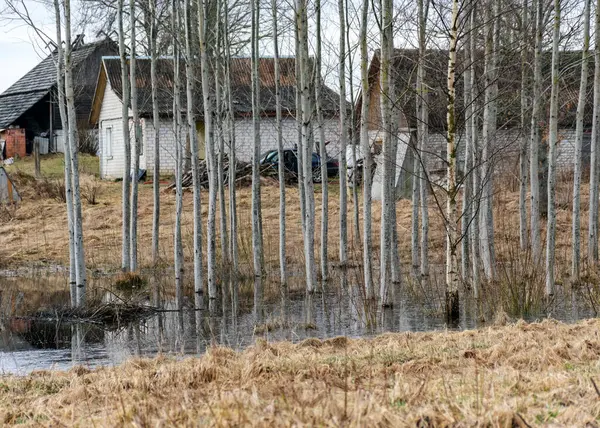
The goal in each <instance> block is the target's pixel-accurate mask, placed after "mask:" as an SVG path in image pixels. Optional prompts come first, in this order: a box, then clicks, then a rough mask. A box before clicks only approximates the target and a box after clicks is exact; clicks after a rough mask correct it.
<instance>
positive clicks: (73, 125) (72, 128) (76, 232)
mask: <svg viewBox="0 0 600 428" xmlns="http://www.w3.org/2000/svg"><path fill="white" fill-rule="evenodd" d="M64 14H65V52H64V54H65V68H64V71H65V100H66V105H67V117H68V121H69V127H68V131H69V132H68V144H69V146H70V147H69V150H70V155H71V176H72V180H73V182H72V183H73V195H72V196H73V226H74V227H73V237H74V247H75V282H76V283H77V306H83V305H85V297H86V279H87V278H86V277H87V275H86V271H85V253H84V249H83V218H82V213H81V191H80V186H79V153H78V151H79V138H78V137H79V136H78V133H77V116H76V112H75V83H74V79H73V58H72V44H71V1H70V0H64Z"/></svg>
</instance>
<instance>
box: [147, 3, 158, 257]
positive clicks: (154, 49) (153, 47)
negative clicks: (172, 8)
mask: <svg viewBox="0 0 600 428" xmlns="http://www.w3.org/2000/svg"><path fill="white" fill-rule="evenodd" d="M148 5H149V8H150V19H151V23H150V38H149V40H148V42H149V43H150V80H151V84H152V123H153V125H154V166H153V177H152V196H153V199H154V205H153V207H152V264H153V265H154V267H156V265H157V263H158V259H159V257H160V256H159V254H158V246H159V236H160V235H159V227H160V112H159V110H158V77H157V72H156V62H157V60H158V46H157V39H158V22H157V20H158V17H157V15H156V2H154V1H149V2H148Z"/></svg>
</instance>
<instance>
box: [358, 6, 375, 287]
mask: <svg viewBox="0 0 600 428" xmlns="http://www.w3.org/2000/svg"><path fill="white" fill-rule="evenodd" d="M368 19H369V1H368V0H363V4H362V17H361V25H360V36H359V43H360V56H361V60H360V75H361V87H362V106H361V115H360V143H361V146H362V151H363V171H364V177H363V269H364V287H365V294H366V298H367V299H374V298H375V295H374V290H373V277H372V276H373V274H372V264H371V259H372V257H373V254H372V246H373V244H372V240H373V237H372V236H371V223H372V222H371V186H372V184H371V183H372V175H371V162H372V160H371V146H370V144H369V128H368V115H369V102H370V100H369V69H368V65H369V64H368V63H369V57H368V53H367V25H368Z"/></svg>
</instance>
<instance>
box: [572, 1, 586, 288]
mask: <svg viewBox="0 0 600 428" xmlns="http://www.w3.org/2000/svg"><path fill="white" fill-rule="evenodd" d="M590 8H591V0H585V3H584V11H583V51H582V54H581V56H582V58H581V82H580V86H579V100H578V103H577V118H576V125H575V160H574V163H575V165H574V177H573V251H572V263H571V276H572V278H573V279H574V280H579V277H580V266H581V263H580V260H581V169H582V166H581V151H582V146H583V114H584V111H585V101H586V92H587V77H588V56H589V50H590Z"/></svg>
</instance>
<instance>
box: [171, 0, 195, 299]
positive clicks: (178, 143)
mask: <svg viewBox="0 0 600 428" xmlns="http://www.w3.org/2000/svg"><path fill="white" fill-rule="evenodd" d="M186 10H187V8H186ZM178 28H179V7H177V0H172V2H171V31H173V34H177V29H178ZM180 70H181V66H180V51H179V43H178V40H175V42H174V43H173V132H174V134H175V151H176V163H175V189H176V196H175V230H174V235H175V236H174V252H175V254H174V262H175V300H176V303H177V309H179V310H181V309H183V280H184V273H185V271H184V263H183V241H182V237H181V216H182V213H183V168H184V164H185V143H184V142H183V141H182V139H181V129H182V120H181V93H180V92H181V77H180ZM194 263H195V260H194ZM198 297H199V296H198V294H196V295H195V299H198ZM195 303H197V302H195Z"/></svg>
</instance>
